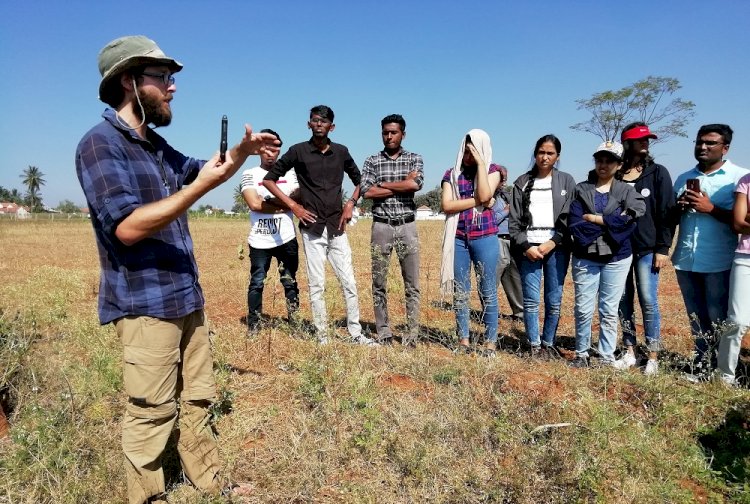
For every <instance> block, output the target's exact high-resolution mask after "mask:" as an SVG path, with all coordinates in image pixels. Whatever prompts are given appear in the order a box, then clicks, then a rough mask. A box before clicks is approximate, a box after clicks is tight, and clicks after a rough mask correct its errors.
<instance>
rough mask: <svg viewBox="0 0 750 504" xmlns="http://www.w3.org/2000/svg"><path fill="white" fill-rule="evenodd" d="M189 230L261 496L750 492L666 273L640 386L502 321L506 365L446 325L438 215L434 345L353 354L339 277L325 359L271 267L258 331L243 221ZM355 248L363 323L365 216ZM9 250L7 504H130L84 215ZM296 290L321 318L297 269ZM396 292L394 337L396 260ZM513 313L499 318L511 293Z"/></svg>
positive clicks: (733, 411) (425, 241)
mask: <svg viewBox="0 0 750 504" xmlns="http://www.w3.org/2000/svg"><path fill="white" fill-rule="evenodd" d="M191 228H192V230H193V236H194V239H195V245H196V255H197V258H198V262H199V267H200V271H201V283H202V285H203V287H204V290H205V293H206V298H207V307H206V310H207V312H208V315H209V317H210V319H211V321H212V324H213V328H214V331H215V336H214V344H215V361H216V365H215V370H216V376H217V382H218V389H219V401H218V403H217V405H216V407H215V409H214V413H215V425H216V428H217V430H218V432H219V442H220V446H221V452H222V458H223V461H224V463H225V466H226V472H227V475H228V476H229V477H230V478H232V479H233V480H237V481H250V482H252V483H253V484H254V486H255V489H256V495H255V496H254V497H252V498H251V499H250V500H249V501H250V502H268V503H271V502H273V503H276V502H326V503H328V502H331V503H333V502H341V503H344V502H346V503H348V502H373V503H375V502H377V503H390V502H394V503H411V502H446V503H447V502H451V503H473V502H477V503H479V502H519V503H537V502H618V503H619V502H625V503H627V502H633V503H636V502H638V503H641V502H722V501H733V502H749V501H750V499H749V498H748V492H747V490H748V488H750V487H749V486H748V485H750V483H749V481H748V480H749V478H750V459H749V457H750V455H748V454H749V453H750V435H749V434H748V431H747V422H748V420H747V415H748V409H749V406H748V405H749V404H750V393H748V390H747V389H734V390H730V389H726V388H723V387H721V386H720V385H717V384H715V383H703V384H698V385H694V384H688V383H686V382H683V381H681V380H680V379H679V373H678V371H677V367H678V365H679V361H680V360H684V359H685V356H686V355H687V354H688V353H689V351H690V350H691V347H692V342H691V340H690V335H689V330H688V321H687V317H686V316H685V314H684V308H683V305H682V301H681V298H680V295H679V290H678V288H677V285H676V282H675V279H674V271H673V270H672V269H671V268H668V269H667V270H666V271H665V272H664V274H663V280H662V286H661V300H662V303H661V305H662V310H663V314H664V322H663V330H662V332H663V338H664V344H665V348H666V351H665V352H664V354H663V357H664V360H663V364H662V368H663V370H664V372H663V373H662V374H661V375H659V376H657V377H654V378H650V379H648V378H646V377H644V376H643V375H642V373H641V372H640V371H639V370H632V371H630V372H624V373H618V372H615V371H613V370H611V369H590V370H573V369H570V368H569V367H568V366H566V364H565V363H564V362H562V361H557V362H532V361H530V360H529V359H528V358H527V357H526V356H525V355H524V354H523V351H522V348H521V347H522V343H523V333H522V327H520V326H519V325H517V324H516V325H514V324H513V323H511V322H510V321H509V320H505V319H503V320H501V322H500V331H501V345H500V347H501V349H500V351H499V353H498V357H497V358H496V359H490V360H488V359H482V358H479V357H477V356H468V357H464V356H461V357H457V356H454V355H453V354H452V352H451V350H450V346H451V345H452V344H453V343H454V341H453V334H454V327H455V322H454V317H453V314H452V312H451V311H450V310H449V309H446V305H445V304H444V303H443V301H445V300H442V299H441V298H440V296H439V292H438V275H439V261H440V252H439V248H440V247H439V244H440V239H441V236H442V234H441V230H442V223H440V222H420V223H419V232H420V236H421V243H422V252H421V253H422V261H421V263H422V267H421V283H422V286H421V287H422V325H423V333H424V334H425V341H426V342H425V343H423V344H421V345H419V346H418V347H417V348H416V349H413V350H408V349H404V348H401V347H400V346H399V345H394V346H392V347H384V348H375V349H370V348H363V347H359V346H353V345H350V344H348V343H346V342H345V339H346V331H345V328H344V325H343V317H344V306H343V299H342V296H341V293H340V289H339V288H338V285H337V282H336V280H335V277H334V276H333V274H332V273H331V272H330V270H329V275H328V278H327V289H326V298H327V301H328V309H329V316H330V318H331V320H332V321H335V322H336V325H337V327H336V332H337V334H338V339H337V340H336V341H335V342H334V343H332V344H330V345H327V346H322V347H321V346H319V345H317V344H316V343H314V342H313V341H311V339H310V335H309V333H308V332H307V331H306V330H304V329H303V330H298V329H297V330H292V329H291V328H290V327H289V326H288V325H286V323H285V322H284V320H283V316H284V315H285V306H284V297H283V291H282V289H281V287H280V285H279V284H278V273H277V272H275V269H274V267H272V270H271V274H270V275H269V280H268V284H267V287H266V291H265V294H264V311H265V312H266V313H267V314H268V320H267V323H266V324H265V326H264V328H263V329H262V330H261V331H260V332H259V333H258V334H257V336H256V337H255V338H254V339H252V340H248V339H246V337H245V328H244V326H243V317H244V315H245V310H246V287H247V280H248V266H249V264H248V260H247V255H246V245H245V253H244V254H242V255H239V254H238V247H239V246H240V245H241V244H242V243H244V240H245V236H246V232H247V224H246V222H245V221H244V220H221V219H196V220H193V222H192V224H191ZM349 238H350V241H351V244H352V249H353V254H354V269H355V275H356V280H357V285H358V287H359V294H360V308H361V313H362V320H363V322H364V323H365V327H366V328H368V329H370V330H372V323H373V310H372V296H371V292H370V257H369V223H368V222H367V221H365V220H362V221H360V222H359V223H358V224H357V225H356V226H354V227H353V228H351V229H350V230H349ZM0 243H2V252H3V253H2V255H1V256H0V287H1V288H0V310H1V311H2V314H0V336H1V337H2V339H1V340H0V351H2V353H0V358H2V362H0V365H2V366H3V367H4V371H3V373H2V374H0V377H2V379H3V381H2V382H0V386H1V387H2V390H0V393H2V396H1V397H2V400H3V405H4V406H6V411H7V412H8V413H9V418H10V421H11V435H10V437H9V438H6V439H5V440H3V441H0V502H14V503H15V502H29V503H31V502H34V503H36V502H55V503H56V502H66V503H67V502H69V503H78V502H122V501H123V499H124V496H125V491H124V479H123V474H122V469H121V462H122V456H121V453H120V447H119V417H120V415H121V412H122V409H123V404H124V395H123V392H122V390H121V370H120V359H121V356H120V350H119V344H118V341H117V340H116V337H115V335H114V331H113V330H112V328H111V327H103V328H102V327H99V326H98V324H97V323H96V313H95V310H96V295H97V290H98V262H97V259H96V250H95V245H94V239H93V233H92V231H91V227H90V224H89V223H88V222H38V221H36V222H8V221H0ZM299 280H300V287H301V293H302V315H303V318H305V319H307V320H310V318H311V314H310V308H309V300H308V298H307V291H306V287H307V283H306V276H305V272H304V262H303V265H302V266H301V268H300V275H299ZM389 288H390V296H389V307H390V311H391V314H392V319H393V323H394V325H395V326H399V325H400V324H403V323H404V322H405V309H404V301H403V285H402V283H401V280H400V276H399V273H398V266H397V263H396V262H395V259H394V261H393V262H392V265H391V273H390V278H389ZM572 300H573V292H572V282H571V281H570V280H569V279H568V282H567V284H566V289H565V296H564V300H563V309H562V318H561V324H560V330H559V336H560V341H561V343H562V344H563V346H568V347H571V346H572V338H573V334H574V327H573V305H572ZM472 303H473V304H472V307H473V309H474V310H475V311H478V310H479V305H478V301H477V299H476V295H474V296H473V301H472ZM500 307H501V311H502V312H504V313H507V312H508V307H507V304H506V301H505V299H504V297H503V296H501V302H500ZM473 330H474V331H475V333H476V334H479V333H481V328H480V327H479V326H478V325H476V324H475V325H474V326H473ZM397 332H398V331H397ZM563 354H564V355H568V356H569V355H570V353H569V352H566V351H565V349H563ZM165 465H166V468H167V471H166V472H167V477H168V482H169V488H170V497H169V498H170V501H171V502H192V503H197V502H215V500H212V498H211V497H209V496H202V495H200V494H198V493H197V492H195V491H194V490H193V489H192V488H191V487H190V485H188V484H186V483H184V482H183V480H182V477H181V474H180V472H179V469H178V464H177V462H176V460H175V458H174V454H173V451H171V450H170V451H168V452H167V454H166V456H165Z"/></svg>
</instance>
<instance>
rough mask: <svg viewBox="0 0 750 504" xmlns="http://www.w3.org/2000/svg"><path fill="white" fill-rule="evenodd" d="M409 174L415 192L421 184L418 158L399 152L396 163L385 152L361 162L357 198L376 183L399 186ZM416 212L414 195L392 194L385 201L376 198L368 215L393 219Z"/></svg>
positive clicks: (414, 155)
mask: <svg viewBox="0 0 750 504" xmlns="http://www.w3.org/2000/svg"><path fill="white" fill-rule="evenodd" d="M410 172H417V178H416V179H414V180H415V182H416V183H417V185H418V186H419V189H418V190H420V189H422V183H423V181H424V161H422V156H420V155H419V154H414V153H413V152H409V151H406V150H404V149H401V152H400V153H399V155H398V157H397V158H396V159H391V158H390V157H389V156H388V154H387V153H386V152H385V151H380V152H378V153H377V154H375V155H373V156H370V157H368V158H367V159H365V163H364V165H362V185H361V186H360V188H361V194H365V193H366V192H367V191H368V190H369V189H370V188H371V187H372V186H374V185H375V184H377V183H379V182H381V183H382V182H400V181H402V180H404V179H405V178H406V176H407V175H408V174H409V173H410ZM416 210H417V206H416V205H415V204H414V193H402V192H399V193H394V194H393V195H392V196H388V197H387V198H377V199H374V200H373V202H372V214H373V215H374V216H376V217H385V218H389V219H397V218H399V217H406V216H409V215H413V214H414V213H415V212H416Z"/></svg>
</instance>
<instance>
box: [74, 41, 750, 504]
mask: <svg viewBox="0 0 750 504" xmlns="http://www.w3.org/2000/svg"><path fill="white" fill-rule="evenodd" d="M98 65H99V71H100V74H101V81H100V84H99V97H100V99H101V100H102V101H103V102H105V103H106V104H107V105H109V108H107V109H106V110H105V111H104V113H103V120H102V121H101V122H100V123H99V124H97V125H96V126H94V127H93V128H92V129H91V130H90V131H88V132H87V133H86V134H85V135H84V136H83V138H82V139H81V141H80V143H79V144H78V147H77V150H76V156H75V164H76V173H77V176H78V179H79V181H80V183H81V187H82V189H83V191H84V194H85V196H86V200H87V204H88V206H89V209H90V212H91V222H92V225H93V228H94V234H95V236H96V243H97V249H98V254H99V262H100V266H101V276H100V286H99V301H98V312H99V320H100V322H101V323H102V324H108V323H112V324H114V326H115V329H116V332H117V335H118V337H119V338H120V340H121V342H122V345H123V390H124V391H125V394H126V395H127V403H126V407H125V414H124V415H123V420H122V448H123V452H124V459H125V460H124V462H125V463H124V465H125V472H126V475H127V488H128V490H127V491H128V500H129V502H131V503H133V504H135V503H143V502H166V494H165V481H164V473H163V469H162V455H163V452H164V448H165V446H166V444H167V441H168V439H169V438H170V436H171V435H172V433H173V430H174V429H175V426H176V425H178V427H177V428H178V433H179V435H178V436H177V440H178V441H177V450H178V453H179V456H180V461H181V464H182V468H183V471H184V474H185V475H186V477H187V478H188V479H189V480H190V481H191V482H192V483H193V484H194V485H195V486H196V487H197V488H199V489H201V490H202V491H205V492H208V493H214V494H216V493H219V492H224V493H233V494H243V493H245V494H246V493H247V492H249V491H251V488H248V487H247V486H245V485H237V484H230V483H229V482H228V481H227V479H226V477H224V476H222V475H221V471H220V464H219V457H218V447H217V443H216V437H215V435H214V433H213V431H212V428H211V424H210V422H209V407H210V405H211V403H212V401H213V400H214V399H215V393H216V391H215V382H214V376H213V369H212V364H213V362H212V355H211V344H210V341H209V327H208V321H207V320H206V316H205V312H204V303H205V299H204V296H203V291H202V289H201V286H200V283H199V281H198V270H197V263H196V261H195V257H194V253H193V242H192V238H191V235H190V231H189V228H188V223H187V210H188V209H189V208H190V207H191V206H192V205H193V204H194V203H195V202H197V201H198V200H199V199H200V198H201V197H202V196H203V195H204V194H206V193H207V192H209V191H210V190H211V189H213V188H215V187H217V186H218V185H220V184H222V183H223V182H225V181H227V180H228V179H230V178H231V177H232V175H234V174H235V173H236V172H237V171H238V170H239V168H240V167H241V166H242V165H243V163H244V162H245V161H246V159H247V158H248V157H249V156H251V155H259V156H260V159H261V164H260V165H259V166H257V167H255V168H252V169H250V170H246V171H245V172H244V173H243V176H242V193H243V196H244V198H245V200H246V201H247V203H248V206H249V207H250V209H251V210H252V211H251V233H250V237H249V241H250V247H251V250H250V259H251V261H250V262H251V279H250V284H249V287H248V311H249V313H248V318H247V321H248V330H249V331H250V332H251V333H252V332H253V331H254V330H256V329H257V324H258V323H259V321H260V313H261V310H262V308H261V305H262V291H263V284H264V281H265V276H266V273H267V271H268V269H269V267H270V263H271V259H272V258H273V257H276V258H277V260H278V262H279V267H280V268H281V281H282V284H283V285H284V288H285V293H286V306H287V310H288V315H289V317H290V319H292V320H294V319H295V317H296V316H297V315H296V314H297V311H298V309H299V290H298V287H297V283H296V271H297V268H298V246H297V241H296V231H295V230H294V227H293V216H294V217H297V219H298V220H299V223H300V232H301V236H302V244H303V247H304V250H305V256H306V266H307V273H308V279H309V282H308V283H309V294H310V300H311V306H312V311H313V322H314V325H315V328H316V334H317V337H318V341H320V342H321V343H325V342H326V341H327V334H328V325H327V317H326V310H325V301H324V299H323V290H324V286H325V261H326V260H327V261H328V262H329V263H330V264H331V266H332V268H333V271H334V272H335V274H336V276H337V278H338V280H339V282H340V284H341V286H342V290H343V292H344V298H345V302H346V310H347V328H348V331H349V334H350V336H351V337H352V339H353V340H354V341H355V342H358V343H361V344H365V345H375V344H378V343H381V344H382V343H386V342H388V341H389V340H391V339H392V338H393V332H392V329H391V327H390V322H389V318H388V308H387V306H388V304H387V292H386V279H387V273H388V264H389V262H390V256H391V254H392V253H393V251H394V250H395V251H396V254H397V257H398V260H399V264H400V266H401V273H402V276H403V279H404V284H405V297H406V307H407V328H406V333H405V334H404V335H403V337H402V340H403V342H404V343H406V344H407V345H413V344H414V343H416V341H417V338H418V335H419V332H418V330H419V298H420V294H419V248H420V245H419V239H418V235H417V228H416V223H415V212H416V208H415V204H414V193H415V192H417V191H419V190H420V189H421V187H422V183H423V178H424V166H423V161H422V158H421V156H419V155H418V154H414V153H411V152H408V151H406V150H405V149H403V148H402V146H401V142H402V141H403V139H404V138H405V136H406V122H405V121H404V119H403V117H401V116H399V115H390V116H387V117H385V118H384V119H383V120H382V121H381V135H382V140H383V146H384V148H383V150H382V151H380V152H378V153H377V154H375V155H373V156H370V157H368V158H367V160H366V161H365V163H364V165H363V171H362V172H360V171H359V169H358V167H357V165H356V163H355V162H354V160H353V159H352V157H351V155H350V154H349V151H348V149H347V148H346V147H345V146H343V145H340V144H336V143H334V142H331V140H330V139H329V138H328V135H329V133H330V132H331V131H333V130H334V128H335V125H334V122H333V120H334V114H333V110H331V109H330V107H326V106H323V105H321V106H317V107H313V108H312V109H311V111H310V116H309V121H308V123H307V125H308V128H309V129H310V130H311V132H312V136H311V138H310V139H309V140H308V141H306V142H301V143H298V144H295V145H293V146H292V147H290V148H289V149H288V150H287V152H286V153H285V154H284V155H283V156H281V157H280V158H279V154H280V148H281V145H282V142H281V138H280V135H279V134H278V133H276V132H274V131H272V130H263V131H261V132H260V133H253V131H252V129H251V128H250V127H249V126H247V125H246V126H245V134H244V136H243V138H242V139H241V141H240V142H239V143H238V144H237V145H235V146H234V147H233V148H231V149H229V150H228V151H227V152H226V153H225V154H220V153H216V154H215V155H214V156H213V157H212V158H211V159H209V160H199V159H195V158H191V157H188V156H185V155H183V154H182V153H180V152H178V151H177V150H175V149H174V148H172V147H171V146H170V145H169V144H168V143H167V142H166V140H165V139H164V138H162V137H161V136H160V135H158V134H157V133H156V132H155V131H154V129H153V128H152V127H151V126H150V125H153V126H154V127H163V126H167V125H169V124H170V122H171V120H172V110H171V105H170V102H171V100H172V99H173V98H174V93H175V92H176V85H175V77H174V76H175V74H176V73H177V72H179V71H180V70H182V68H183V67H182V64H181V63H179V62H178V61H177V60H175V59H174V58H171V57H169V56H167V55H166V54H165V53H164V52H163V51H162V50H161V49H160V48H159V47H158V46H157V45H156V43H155V42H154V41H153V40H150V39H148V38H146V37H144V36H127V37H122V38H118V39H116V40H113V41H111V42H110V43H108V44H107V45H106V46H105V47H104V48H103V49H102V50H101V51H100V53H99V57H98ZM649 138H654V135H652V134H651V133H650V131H649V130H648V127H647V126H646V125H645V124H634V125H631V126H629V127H626V128H625V131H624V132H623V136H622V140H623V143H624V147H623V145H621V144H619V143H616V142H605V143H604V144H602V145H600V146H599V147H598V148H597V149H596V151H595V153H594V160H595V169H594V170H593V171H592V172H591V173H590V174H589V177H588V179H587V180H586V181H584V182H581V183H579V184H577V185H576V184H575V182H574V180H573V178H572V177H571V176H570V175H568V174H565V173H564V172H562V171H560V170H559V169H558V167H557V166H558V162H559V157H560V153H561V143H560V141H559V140H558V139H557V138H556V137H554V136H553V135H547V136H545V137H542V138H540V139H539V141H538V142H537V144H536V146H535V150H534V159H533V164H532V167H531V169H530V170H529V171H528V172H527V173H525V174H523V175H521V176H520V177H519V178H518V179H517V180H516V182H515V183H514V184H513V189H512V193H511V194H507V193H505V192H503V187H504V185H505V182H506V181H507V170H506V169H505V168H503V167H502V166H499V165H496V164H493V163H492V146H491V142H490V138H489V136H488V135H487V134H486V133H485V132H484V131H482V130H471V131H469V132H468V133H467V134H466V135H465V136H464V137H463V138H462V139H461V143H460V147H459V151H458V154H457V157H456V161H455V163H454V165H453V166H452V167H451V168H450V169H449V170H448V171H446V173H445V175H444V177H443V182H442V193H443V194H442V206H443V210H444V211H445V213H446V216H447V217H446V225H445V234H444V239H443V247H442V257H443V262H442V267H441V288H442V289H443V291H444V292H448V293H452V294H453V297H454V303H453V305H454V309H455V312H456V327H457V334H458V339H459V342H458V343H459V344H458V349H459V350H460V351H464V352H465V351H468V350H469V344H470V333H469V302H468V301H469V291H470V285H471V281H470V271H471V266H472V264H473V266H474V269H475V271H476V273H477V275H478V283H477V285H478V287H479V294H480V300H481V302H482V307H483V316H482V317H483V322H484V326H485V331H484V342H485V346H484V348H483V353H484V354H485V355H486V356H488V357H490V356H493V355H494V353H495V350H496V340H497V325H498V309H497V307H498V303H497V281H498V280H499V282H500V283H501V284H502V285H503V286H505V287H506V293H507V294H508V296H509V300H510V303H511V308H512V310H513V316H514V317H516V318H521V317H522V318H523V321H524V325H525V328H526V334H527V337H528V339H529V342H530V344H531V348H532V355H538V356H544V355H547V356H549V355H553V354H554V353H555V351H554V346H555V335H556V330H557V325H558V321H559V316H560V305H561V300H562V292H563V285H564V280H565V275H566V272H567V270H568V265H569V262H570V257H571V255H572V258H573V270H572V271H573V280H574V284H575V289H576V307H575V316H576V355H577V357H576V360H575V361H574V364H575V365H581V366H585V365H587V364H588V352H589V350H590V349H589V346H590V339H591V336H590V333H591V318H592V314H593V310H594V306H595V304H596V302H595V299H596V294H597V293H598V297H599V304H598V306H599V316H600V320H601V321H602V323H601V331H600V338H599V354H600V355H601V357H602V360H604V361H605V362H608V363H612V365H615V366H617V367H629V366H632V365H634V364H635V357H634V352H633V347H634V345H635V337H634V333H633V324H632V313H633V307H632V303H633V292H634V289H637V290H638V293H639V298H640V301H641V307H642V311H643V314H644V326H645V331H646V341H647V348H648V351H649V361H648V364H647V366H646V372H655V371H656V365H655V362H656V361H655V359H656V352H657V351H658V349H659V340H660V338H659V320H660V317H659V309H658V297H657V295H656V294H657V287H658V275H659V270H660V269H661V268H663V266H664V265H665V264H666V254H667V251H668V249H669V246H670V244H671V241H672V240H671V237H672V229H673V226H674V223H675V220H674V219H672V220H670V216H671V215H672V212H673V211H674V212H677V214H678V215H679V228H680V233H679V236H678V238H677V244H676V248H675V251H674V254H673V262H674V264H675V268H676V269H677V276H678V281H679V285H680V289H681V290H682V293H683V297H684V299H685V305H686V308H687V311H688V313H689V314H690V315H692V316H693V317H692V319H691V321H692V326H691V327H692V330H693V333H694V335H695V336H696V346H697V350H698V353H699V355H700V356H702V353H705V352H706V350H707V348H706V343H705V340H704V336H705V335H706V333H707V332H709V331H710V330H712V328H713V324H715V323H716V322H721V321H723V320H724V319H726V318H727V314H728V324H726V325H725V326H722V327H724V328H725V329H726V330H725V332H724V333H723V336H722V339H721V348H720V352H719V357H718V366H719V369H720V372H721V377H722V379H724V380H725V381H727V382H732V381H734V368H735V367H736V364H737V358H738V355H739V347H740V342H741V340H742V336H743V335H744V333H745V332H746V330H747V327H748V324H750V320H748V318H749V315H750V311H749V310H744V311H743V310H741V309H740V299H741V297H742V296H743V294H745V295H747V294H749V293H750V292H748V288H749V287H748V285H750V282H748V277H750V224H749V222H750V218H749V217H748V213H747V210H748V201H749V198H750V175H747V170H745V169H743V168H739V167H737V166H735V165H733V164H732V163H731V162H729V161H728V160H725V159H724V156H725V155H726V153H727V151H728V149H729V145H730V143H731V139H732V131H731V129H730V128H729V127H728V126H726V125H707V126H703V127H701V129H700V130H699V132H698V137H697V139H696V146H695V156H696V159H697V160H698V165H697V166H696V167H695V168H694V169H693V170H690V171H689V172H686V173H685V174H683V175H681V176H680V177H679V178H678V179H677V182H676V183H675V184H674V188H672V184H671V181H670V180H669V174H668V172H667V171H666V170H665V169H664V168H663V167H662V166H660V165H657V164H654V163H653V159H652V158H651V157H650V156H649V154H648V139H649ZM344 175H347V176H348V177H349V179H350V180H351V182H352V183H353V184H354V185H355V189H354V192H353V194H352V197H351V198H350V199H348V200H347V201H346V203H344V204H343V206H342V195H343V191H342V186H341V184H342V181H343V177H344ZM738 182H739V183H738ZM360 195H363V196H364V197H366V198H372V199H373V227H372V235H371V250H372V279H373V282H372V289H373V301H374V304H375V306H374V308H375V310H374V311H375V319H376V331H377V336H376V338H375V340H373V339H370V338H369V337H367V336H365V335H364V334H363V333H362V328H361V325H360V322H359V304H358V298H357V285H356V281H355V278H354V272H353V268H352V261H351V249H350V247H349V242H348V240H347V237H346V234H345V233H344V230H345V226H346V223H347V222H348V221H349V220H350V219H351V217H352V214H353V209H354V207H355V205H356V203H357V201H358V199H359V197H360ZM736 233H741V234H742V239H741V240H740V241H739V243H738V240H737V234H736ZM735 249H736V252H735ZM542 282H543V283H544V303H545V317H544V325H543V329H542V331H541V335H540V332H539V315H538V313H539V303H540V291H541V284H542ZM519 283H520V289H519V288H518V285H519ZM633 285H635V287H633ZM727 285H728V288H727ZM623 292H625V295H624V296H623ZM730 300H731V301H730ZM618 309H619V310H620V311H621V312H622V313H623V315H624V317H625V319H628V318H629V319H630V322H629V323H627V324H626V327H625V339H624V344H625V347H626V351H625V352H624V356H623V357H622V358H620V359H619V360H615V359H614V353H613V351H614V347H615V341H616V335H617V320H618V318H617V317H618ZM652 361H653V362H654V364H653V365H652V364H651V363H652ZM649 370H651V371H649ZM178 400H179V405H178ZM178 416H179V424H177V420H178Z"/></svg>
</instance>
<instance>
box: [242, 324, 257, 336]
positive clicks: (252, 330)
mask: <svg viewBox="0 0 750 504" xmlns="http://www.w3.org/2000/svg"><path fill="white" fill-rule="evenodd" d="M259 331H260V324H248V325H247V332H246V333H245V336H246V337H247V339H250V340H253V339H255V338H257V337H258V332H259Z"/></svg>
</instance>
